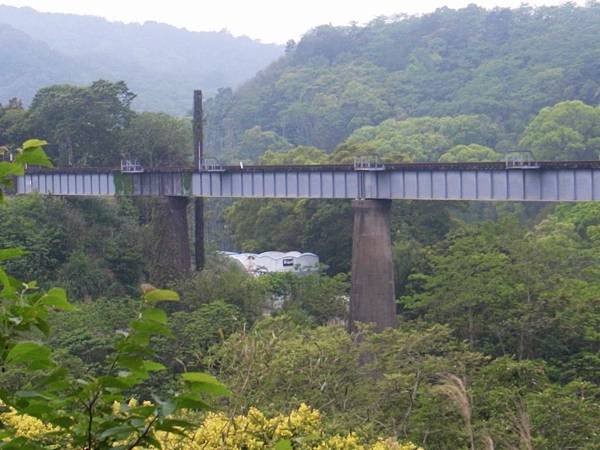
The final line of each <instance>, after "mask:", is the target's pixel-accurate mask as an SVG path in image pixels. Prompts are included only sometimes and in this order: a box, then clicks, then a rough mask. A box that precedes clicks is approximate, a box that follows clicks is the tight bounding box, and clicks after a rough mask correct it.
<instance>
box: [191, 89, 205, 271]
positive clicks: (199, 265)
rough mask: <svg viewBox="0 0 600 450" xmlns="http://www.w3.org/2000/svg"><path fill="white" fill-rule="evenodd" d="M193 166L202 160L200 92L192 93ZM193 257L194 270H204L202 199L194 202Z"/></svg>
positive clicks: (202, 137) (199, 198)
mask: <svg viewBox="0 0 600 450" xmlns="http://www.w3.org/2000/svg"><path fill="white" fill-rule="evenodd" d="M193 129H194V165H195V170H200V169H201V165H202V159H203V158H204V123H203V113H202V91H201V90H195V91H194V118H193ZM194 256H195V263H196V270H202V269H203V268H204V199H203V198H202V197H196V199H195V200H194Z"/></svg>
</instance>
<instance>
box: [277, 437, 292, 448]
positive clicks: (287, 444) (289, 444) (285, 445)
mask: <svg viewBox="0 0 600 450" xmlns="http://www.w3.org/2000/svg"><path fill="white" fill-rule="evenodd" d="M273 450H293V447H292V441H290V440H289V439H284V440H283V441H277V443H276V444H275V446H274V447H273Z"/></svg>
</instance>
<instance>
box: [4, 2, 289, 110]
mask: <svg viewBox="0 0 600 450" xmlns="http://www.w3.org/2000/svg"><path fill="white" fill-rule="evenodd" d="M7 25H8V26H10V28H8V27H7ZM15 30H19V31H21V33H18V32H16V31H15ZM282 51H283V50H282V48H281V47H280V46H277V45H272V44H262V43H260V42H258V41H254V40H251V39H249V38H247V37H234V36H232V35H231V34H230V33H228V32H227V31H221V32H190V31H187V30H185V29H178V28H175V27H172V26H169V25H166V24H161V23H155V22H148V23H145V24H143V25H139V24H123V23H118V22H109V21H107V20H105V19H102V18H99V17H91V16H77V15H70V14H50V13H40V12H37V11H35V10H33V9H30V8H14V7H10V6H2V5H0V52H2V53H1V56H2V74H1V75H0V102H5V101H7V100H8V99H9V98H12V97H19V98H21V99H22V100H23V101H25V102H27V103H28V102H29V101H30V100H31V98H32V97H33V95H34V94H35V92H36V91H37V89H39V88H41V87H45V86H47V85H49V84H64V83H71V84H80V83H89V82H91V81H93V80H96V79H98V78H105V79H109V80H112V81H121V80H124V81H126V82H127V83H128V84H129V86H131V87H132V88H133V89H134V90H135V92H136V93H137V94H138V98H137V99H136V102H135V103H134V107H135V108H136V109H138V110H145V111H161V112H168V113H171V114H176V115H183V114H187V113H188V112H189V110H190V109H191V102H192V101H191V92H192V91H193V90H194V89H198V88H202V89H204V90H205V92H206V93H207V94H210V93H212V92H216V90H217V89H218V88H221V87H226V86H237V85H239V84H240V83H242V82H243V81H246V80H248V79H250V78H251V77H252V76H253V75H254V74H255V73H256V72H257V71H258V70H260V69H262V68H263V67H265V66H266V65H267V64H269V63H270V62H272V61H273V60H274V59H276V58H277V57H278V56H279V55H281V53H282ZM34 67H35V68H37V70H33V69H34Z"/></svg>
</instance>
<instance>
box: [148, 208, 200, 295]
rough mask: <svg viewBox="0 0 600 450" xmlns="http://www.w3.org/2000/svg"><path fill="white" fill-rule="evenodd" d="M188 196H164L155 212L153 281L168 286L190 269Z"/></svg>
mask: <svg viewBox="0 0 600 450" xmlns="http://www.w3.org/2000/svg"><path fill="white" fill-rule="evenodd" d="M187 206H188V199H187V197H161V198H159V199H158V202H157V205H155V210H154V213H153V218H152V221H153V224H152V225H153V226H152V228H153V230H152V235H153V236H152V238H153V243H152V244H153V245H152V264H151V267H150V280H149V281H150V282H151V283H153V284H155V285H156V286H167V285H168V284H169V283H170V282H172V281H175V280H177V279H178V278H180V277H182V276H184V275H186V274H188V273H189V271H190V266H191V257H190V238H189V233H188V218H187Z"/></svg>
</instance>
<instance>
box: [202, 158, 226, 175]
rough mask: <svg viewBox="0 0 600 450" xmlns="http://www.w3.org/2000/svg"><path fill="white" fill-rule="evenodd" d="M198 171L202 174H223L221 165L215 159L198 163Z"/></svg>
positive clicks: (223, 170) (223, 169)
mask: <svg viewBox="0 0 600 450" xmlns="http://www.w3.org/2000/svg"><path fill="white" fill-rule="evenodd" d="M200 170H201V171H202V172H225V168H224V167H223V164H221V163H220V162H219V160H218V159H217V158H205V159H203V160H202V161H200Z"/></svg>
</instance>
